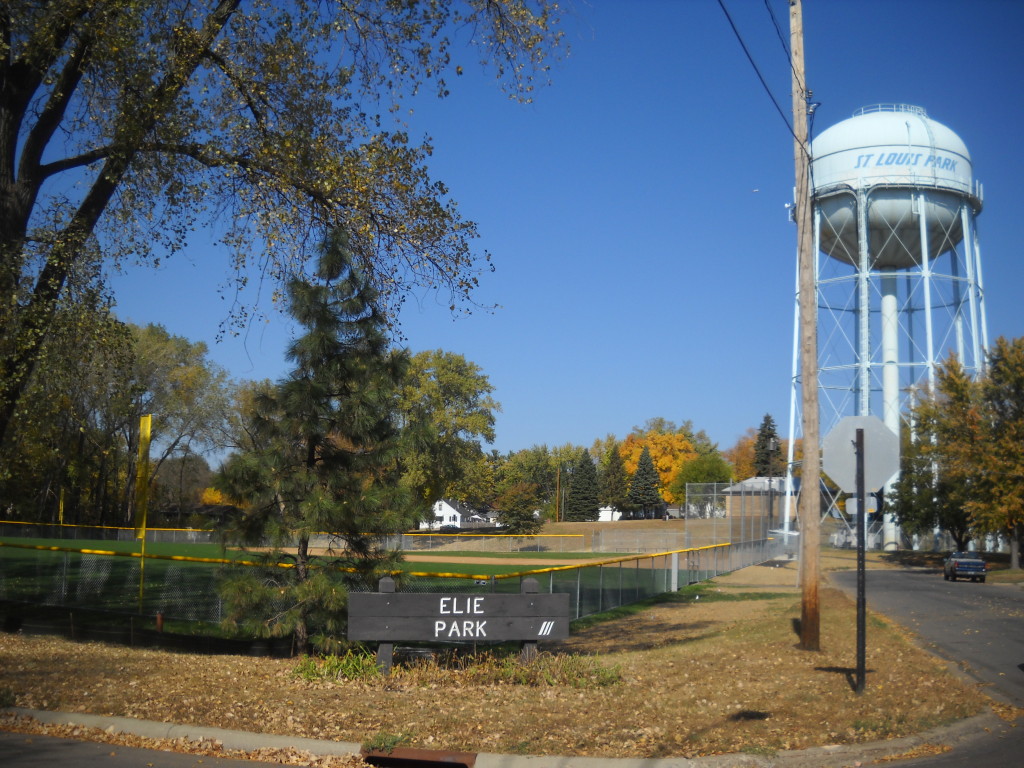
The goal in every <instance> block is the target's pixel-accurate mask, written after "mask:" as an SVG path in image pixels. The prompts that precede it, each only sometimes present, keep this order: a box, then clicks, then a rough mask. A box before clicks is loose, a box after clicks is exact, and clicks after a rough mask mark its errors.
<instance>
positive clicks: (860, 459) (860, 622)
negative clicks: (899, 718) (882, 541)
mask: <svg viewBox="0 0 1024 768" xmlns="http://www.w3.org/2000/svg"><path fill="white" fill-rule="evenodd" d="M854 446H855V451H856V453H857V685H856V688H855V690H856V692H857V693H858V694H861V693H864V678H865V677H866V670H865V657H866V645H867V643H866V637H865V635H866V632H867V622H866V620H865V619H866V614H867V610H866V601H865V596H864V592H865V578H864V546H865V538H866V536H865V531H864V528H865V525H864V522H865V507H866V506H867V504H866V499H865V496H866V494H865V492H864V430H863V429H858V430H857V437H856V440H855V442H854Z"/></svg>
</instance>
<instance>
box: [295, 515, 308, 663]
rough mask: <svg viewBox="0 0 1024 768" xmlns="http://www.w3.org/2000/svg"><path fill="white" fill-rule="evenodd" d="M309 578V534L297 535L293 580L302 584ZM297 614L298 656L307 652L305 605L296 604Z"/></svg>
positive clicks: (296, 648) (296, 649)
mask: <svg viewBox="0 0 1024 768" xmlns="http://www.w3.org/2000/svg"><path fill="white" fill-rule="evenodd" d="M308 578H309V536H308V535H306V534H305V533H303V534H301V535H300V536H299V546H298V550H297V552H296V555H295V580H296V582H298V583H299V584H302V583H303V582H305V581H306V579H308ZM298 609H299V615H298V618H297V619H296V621H295V652H296V653H297V654H298V655H299V656H305V655H306V654H307V653H309V627H308V626H306V606H305V605H303V604H302V603H300V604H299V606H298Z"/></svg>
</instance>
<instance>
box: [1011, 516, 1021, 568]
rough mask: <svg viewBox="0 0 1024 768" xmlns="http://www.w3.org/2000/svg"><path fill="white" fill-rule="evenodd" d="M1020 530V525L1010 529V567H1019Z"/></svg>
mask: <svg viewBox="0 0 1024 768" xmlns="http://www.w3.org/2000/svg"><path fill="white" fill-rule="evenodd" d="M1020 532H1021V526H1020V525H1015V526H1013V527H1012V528H1011V529H1010V568H1013V569H1017V570H1019V569H1020Z"/></svg>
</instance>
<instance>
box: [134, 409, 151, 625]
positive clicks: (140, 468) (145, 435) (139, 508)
mask: <svg viewBox="0 0 1024 768" xmlns="http://www.w3.org/2000/svg"><path fill="white" fill-rule="evenodd" d="M152 428H153V416H152V415H151V414H146V415H145V416H143V417H142V418H140V419H139V460H138V465H137V467H136V473H135V538H137V539H139V540H141V542H142V550H141V554H142V557H140V558H139V613H142V597H143V594H144V591H145V584H146V579H145V575H146V513H147V512H148V510H149V440H150V435H151V433H152Z"/></svg>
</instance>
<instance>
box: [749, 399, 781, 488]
mask: <svg viewBox="0 0 1024 768" xmlns="http://www.w3.org/2000/svg"><path fill="white" fill-rule="evenodd" d="M754 474H755V475H756V476H757V477H779V476H780V475H782V474H784V472H783V467H782V451H781V449H780V443H779V435H778V432H777V431H776V428H775V419H773V418H772V416H771V414H770V413H766V414H765V415H764V418H763V419H762V420H761V426H760V427H759V428H758V430H757V439H756V440H755V441H754Z"/></svg>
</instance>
